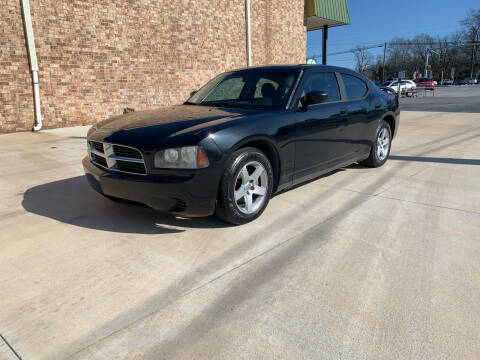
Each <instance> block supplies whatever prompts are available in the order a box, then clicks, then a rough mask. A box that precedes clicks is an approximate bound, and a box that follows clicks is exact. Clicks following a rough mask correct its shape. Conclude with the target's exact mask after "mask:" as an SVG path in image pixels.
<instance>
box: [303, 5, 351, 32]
mask: <svg viewBox="0 0 480 360" xmlns="http://www.w3.org/2000/svg"><path fill="white" fill-rule="evenodd" d="M305 22H306V26H307V31H311V30H318V29H323V27H324V26H325V25H327V26H328V27H334V26H341V25H348V24H350V15H349V13H348V7H347V0H305Z"/></svg>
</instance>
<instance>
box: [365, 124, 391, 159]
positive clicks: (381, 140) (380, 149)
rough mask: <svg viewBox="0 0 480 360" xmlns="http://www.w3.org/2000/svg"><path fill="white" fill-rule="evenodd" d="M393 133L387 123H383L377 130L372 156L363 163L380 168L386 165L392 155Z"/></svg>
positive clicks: (371, 151)
mask: <svg viewBox="0 0 480 360" xmlns="http://www.w3.org/2000/svg"><path fill="white" fill-rule="evenodd" d="M391 144H392V131H391V130H390V125H388V123H387V122H386V121H382V122H381V123H380V124H379V125H378V128H377V132H376V136H375V143H374V144H373V145H372V148H371V150H370V156H369V157H368V158H367V159H366V160H365V161H364V162H363V163H364V164H365V165H366V166H369V167H379V166H382V165H383V164H385V162H386V161H387V159H388V156H389V155H390V147H391Z"/></svg>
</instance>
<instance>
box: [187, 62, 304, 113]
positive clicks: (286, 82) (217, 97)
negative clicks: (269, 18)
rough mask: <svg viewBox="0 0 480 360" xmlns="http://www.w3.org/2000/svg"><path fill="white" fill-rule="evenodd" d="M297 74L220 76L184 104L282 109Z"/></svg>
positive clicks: (243, 72)
mask: <svg viewBox="0 0 480 360" xmlns="http://www.w3.org/2000/svg"><path fill="white" fill-rule="evenodd" d="M299 73H300V71H299V70H268V71H266V70H262V71H260V70H253V69H252V70H250V69H247V70H241V71H235V72H229V73H225V74H221V75H218V76H216V77H215V78H213V79H212V80H210V81H209V82H208V83H207V84H206V85H205V86H203V87H202V88H201V89H200V90H198V91H197V92H196V93H195V94H193V95H192V96H191V97H190V99H188V100H187V101H186V104H190V105H207V106H218V107H242V108H282V107H285V106H286V105H287V101H288V99H289V97H290V94H291V92H292V89H293V85H294V84H295V80H296V79H297V77H298V74H299Z"/></svg>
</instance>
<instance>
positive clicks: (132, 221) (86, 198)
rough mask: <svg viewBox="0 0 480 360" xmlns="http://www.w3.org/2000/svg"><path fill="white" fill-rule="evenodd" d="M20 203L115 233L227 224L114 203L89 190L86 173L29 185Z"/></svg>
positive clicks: (36, 211)
mask: <svg viewBox="0 0 480 360" xmlns="http://www.w3.org/2000/svg"><path fill="white" fill-rule="evenodd" d="M22 206H23V208H24V209H25V210H27V211H29V212H31V213H34V214H37V215H41V216H45V217H48V218H51V219H55V220H58V221H61V222H64V223H67V224H71V225H75V226H79V227H84V228H89V229H95V230H103V231H111V232H116V233H136V234H168V233H178V232H183V231H185V229H186V228H222V227H229V226H230V225H229V224H227V223H224V222H222V221H221V220H219V219H217V218H216V217H214V216H210V217H206V218H190V219H187V218H178V217H174V216H171V215H168V214H162V213H159V212H157V211H155V210H153V209H150V208H148V207H141V206H135V205H131V204H124V203H121V202H113V201H111V200H109V199H107V198H105V197H103V196H102V195H100V194H98V193H97V192H95V191H94V190H92V189H91V188H90V186H89V184H88V182H87V180H86V178H85V176H77V177H72V178H68V179H63V180H58V181H54V182H50V183H46V184H42V185H38V186H35V187H32V188H30V189H28V190H27V191H26V192H25V193H24V195H23V201H22Z"/></svg>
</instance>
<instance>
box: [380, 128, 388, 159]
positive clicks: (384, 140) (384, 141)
mask: <svg viewBox="0 0 480 360" xmlns="http://www.w3.org/2000/svg"><path fill="white" fill-rule="evenodd" d="M389 149H390V134H389V132H388V130H387V129H386V128H383V129H382V130H380V132H379V133H378V138H377V157H378V160H380V161H383V160H385V158H386V157H387V155H388V150H389Z"/></svg>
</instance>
